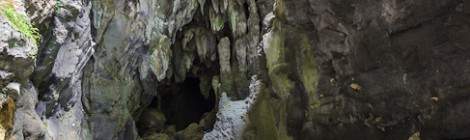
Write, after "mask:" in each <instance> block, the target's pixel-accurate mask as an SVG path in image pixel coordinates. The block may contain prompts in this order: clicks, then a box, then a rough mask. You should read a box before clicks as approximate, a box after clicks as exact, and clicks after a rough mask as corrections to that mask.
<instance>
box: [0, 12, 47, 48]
mask: <svg viewBox="0 0 470 140" xmlns="http://www.w3.org/2000/svg"><path fill="white" fill-rule="evenodd" d="M0 14H1V16H3V17H4V18H5V19H6V20H7V21H8V22H9V24H10V25H11V26H12V27H13V28H14V29H15V30H17V31H19V32H20V33H22V34H23V35H24V36H25V37H27V38H30V39H31V40H32V41H33V42H34V43H35V44H37V43H38V40H39V38H40V36H39V32H38V31H39V30H38V29H37V28H35V27H33V25H32V24H31V23H30V22H29V20H28V18H27V17H26V15H24V14H21V13H18V12H17V11H16V10H15V8H14V7H13V5H0Z"/></svg>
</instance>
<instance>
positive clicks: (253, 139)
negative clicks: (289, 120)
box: [243, 88, 292, 140]
mask: <svg viewBox="0 0 470 140" xmlns="http://www.w3.org/2000/svg"><path fill="white" fill-rule="evenodd" d="M277 101H278V100H273V98H271V96H270V93H269V92H268V90H267V89H266V88H263V90H262V91H261V93H259V95H258V100H257V101H256V103H255V104H253V108H252V109H251V110H250V113H249V116H248V124H247V129H245V131H244V132H243V139H245V140H292V138H291V137H289V136H288V135H287V130H286V129H285V128H286V126H285V121H284V120H285V115H286V114H285V112H286V108H285V104H284V103H283V102H281V103H280V102H277ZM283 113H284V114H283Z"/></svg>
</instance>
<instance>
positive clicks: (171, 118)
mask: <svg viewBox="0 0 470 140" xmlns="http://www.w3.org/2000/svg"><path fill="white" fill-rule="evenodd" d="M200 82H201V81H200V79H199V78H198V77H187V78H186V79H185V80H184V81H183V82H182V83H177V84H174V85H171V86H170V88H171V89H164V90H162V91H159V94H160V95H161V96H160V98H161V104H160V109H161V111H162V112H163V114H165V117H166V118H167V120H166V123H165V124H166V125H168V126H169V125H174V126H175V128H176V130H182V129H184V128H186V127H187V126H188V125H189V124H191V123H198V122H199V121H200V120H201V119H202V117H204V115H205V114H206V113H208V112H210V111H211V110H212V109H213V108H214V106H215V94H214V91H213V90H210V93H208V95H209V96H208V97H205V96H204V94H203V93H201V89H200V87H199V84H200ZM165 92H166V93H165ZM206 95H207V94H206Z"/></svg>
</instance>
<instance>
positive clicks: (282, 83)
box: [266, 19, 294, 99]
mask: <svg viewBox="0 0 470 140" xmlns="http://www.w3.org/2000/svg"><path fill="white" fill-rule="evenodd" d="M273 23H274V25H273V27H274V29H273V31H272V35H271V38H270V40H269V41H268V42H269V44H267V45H268V46H267V49H266V60H267V68H268V72H269V76H270V77H271V80H272V82H273V86H274V88H275V89H276V91H277V93H278V94H280V95H281V97H283V98H284V99H285V98H287V96H288V94H289V92H290V91H291V89H292V88H293V87H294V85H293V82H292V81H291V80H290V79H289V78H288V72H289V64H288V62H287V61H286V53H287V52H286V51H287V50H286V49H288V48H287V47H286V46H285V33H284V31H283V30H282V28H281V27H280V23H279V21H278V20H276V19H275V20H274V21H273Z"/></svg>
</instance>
